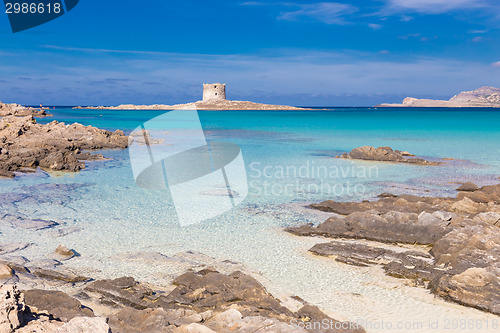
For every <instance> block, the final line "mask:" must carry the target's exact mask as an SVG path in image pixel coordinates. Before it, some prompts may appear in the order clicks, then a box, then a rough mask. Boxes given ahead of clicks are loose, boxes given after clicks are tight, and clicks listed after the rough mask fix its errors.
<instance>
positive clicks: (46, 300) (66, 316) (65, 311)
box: [23, 289, 94, 322]
mask: <svg viewBox="0 0 500 333" xmlns="http://www.w3.org/2000/svg"><path fill="white" fill-rule="evenodd" d="M23 294H24V298H25V303H26V305H27V306H29V307H30V310H31V312H42V311H46V312H47V313H50V314H51V315H52V316H54V318H58V319H60V320H62V321H64V322H67V321H69V320H71V319H73V318H74V317H82V316H85V317H93V316H94V312H93V311H92V310H91V309H89V308H87V307H84V306H82V304H81V303H80V301H78V300H77V299H75V298H73V297H70V296H69V295H67V294H65V293H63V292H62V291H55V290H39V289H33V290H26V291H23Z"/></svg>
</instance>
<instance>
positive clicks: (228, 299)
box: [156, 269, 293, 318]
mask: <svg viewBox="0 0 500 333" xmlns="http://www.w3.org/2000/svg"><path fill="white" fill-rule="evenodd" d="M174 284H175V285H177V287H176V288H175V289H174V290H173V291H172V292H171V293H170V294H168V295H162V296H160V297H159V299H158V301H157V302H156V304H158V305H159V306H161V307H163V308H164V309H175V308H189V309H194V310H195V311H197V312H203V311H207V310H218V309H223V308H225V307H228V306H230V305H236V306H238V309H239V311H240V312H241V313H242V314H243V315H244V316H252V315H262V316H265V317H275V318H277V317H280V316H287V317H292V316H293V314H292V312H291V311H290V310H289V309H287V308H286V307H284V306H283V305H281V303H280V301H279V300H277V299H276V298H274V297H273V296H272V295H270V294H269V293H268V292H267V291H266V290H265V288H264V286H262V284H260V283H259V282H258V281H257V280H255V279H254V278H253V277H251V276H249V275H246V274H244V273H242V272H239V271H236V272H233V273H231V274H229V275H225V274H221V273H219V272H217V271H214V270H210V269H205V270H201V271H199V272H187V273H184V274H182V275H181V276H179V277H178V278H177V279H175V280H174Z"/></svg>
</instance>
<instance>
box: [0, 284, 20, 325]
mask: <svg viewBox="0 0 500 333" xmlns="http://www.w3.org/2000/svg"><path fill="white" fill-rule="evenodd" d="M24 309H25V305H24V296H23V295H22V294H21V292H19V290H18V289H17V287H16V286H0V333H11V332H14V330H15V329H16V328H18V327H20V326H21V324H22V323H23V312H24Z"/></svg>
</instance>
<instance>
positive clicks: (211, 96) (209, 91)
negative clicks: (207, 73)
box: [203, 83, 226, 102]
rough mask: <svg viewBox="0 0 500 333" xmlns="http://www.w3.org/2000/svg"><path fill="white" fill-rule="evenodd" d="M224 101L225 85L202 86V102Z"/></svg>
mask: <svg viewBox="0 0 500 333" xmlns="http://www.w3.org/2000/svg"><path fill="white" fill-rule="evenodd" d="M213 100H218V101H224V100H226V85H225V84H221V83H211V84H210V83H209V84H203V101H204V102H205V101H213Z"/></svg>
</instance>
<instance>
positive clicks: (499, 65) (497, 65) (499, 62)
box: [491, 61, 500, 68]
mask: <svg viewBox="0 0 500 333" xmlns="http://www.w3.org/2000/svg"><path fill="white" fill-rule="evenodd" d="M491 67H496V68H500V61H497V62H494V63H492V64H491Z"/></svg>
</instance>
